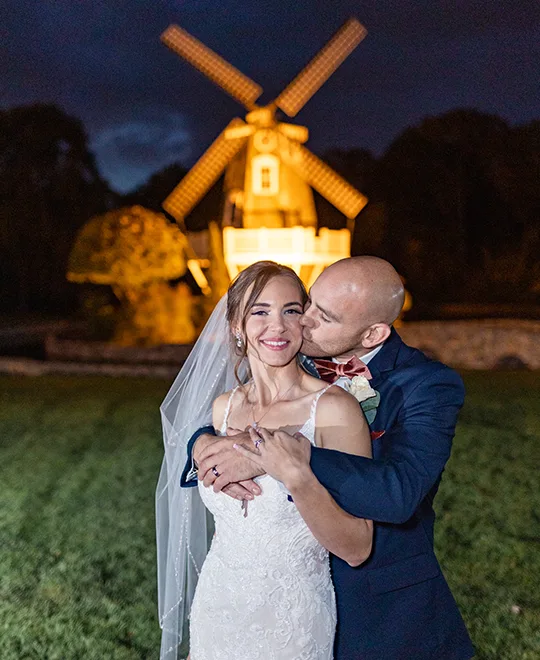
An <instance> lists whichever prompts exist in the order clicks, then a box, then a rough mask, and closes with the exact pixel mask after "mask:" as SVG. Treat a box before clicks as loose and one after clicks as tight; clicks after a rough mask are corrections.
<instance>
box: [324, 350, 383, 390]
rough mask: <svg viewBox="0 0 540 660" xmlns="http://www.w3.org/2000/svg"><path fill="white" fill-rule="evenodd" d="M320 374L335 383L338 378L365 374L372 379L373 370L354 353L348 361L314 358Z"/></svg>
mask: <svg viewBox="0 0 540 660" xmlns="http://www.w3.org/2000/svg"><path fill="white" fill-rule="evenodd" d="M313 362H314V364H315V366H316V367H317V371H318V372H319V376H320V377H321V378H322V379H323V380H326V381H328V382H329V383H335V382H336V380H337V379H338V378H342V377H345V378H353V377H354V376H365V378H367V379H368V380H371V377H372V376H371V372H370V370H369V369H368V367H367V365H366V364H364V362H362V360H360V359H359V358H357V357H356V355H353V356H352V358H351V359H350V360H349V361H348V362H332V361H331V360H313Z"/></svg>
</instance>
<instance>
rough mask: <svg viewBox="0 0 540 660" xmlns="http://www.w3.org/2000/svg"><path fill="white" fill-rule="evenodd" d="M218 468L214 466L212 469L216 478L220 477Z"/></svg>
mask: <svg viewBox="0 0 540 660" xmlns="http://www.w3.org/2000/svg"><path fill="white" fill-rule="evenodd" d="M216 468H217V465H214V467H213V468H212V472H213V473H214V474H215V475H216V477H219V472H218V471H217V469H216Z"/></svg>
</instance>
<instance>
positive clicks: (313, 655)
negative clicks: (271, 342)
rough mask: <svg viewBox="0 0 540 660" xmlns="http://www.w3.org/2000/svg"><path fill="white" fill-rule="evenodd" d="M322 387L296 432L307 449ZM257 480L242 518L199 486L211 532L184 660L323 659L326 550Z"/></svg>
mask: <svg viewBox="0 0 540 660" xmlns="http://www.w3.org/2000/svg"><path fill="white" fill-rule="evenodd" d="M330 386H331V385H330ZM330 386H329V387H330ZM236 389H237V388H235V390H233V391H232V392H231V396H230V398H229V401H228V405H227V408H226V411H225V417H224V420H223V424H222V432H223V429H224V428H225V429H226V423H227V419H228V416H229V412H230V407H231V401H232V398H233V395H234V392H235V391H236ZM327 389H328V387H326V388H324V389H323V390H321V391H320V392H318V393H317V395H316V396H315V398H314V400H313V403H312V405H311V410H310V415H309V419H308V420H307V421H306V422H305V424H304V425H303V426H302V428H301V429H300V432H301V433H303V434H304V435H305V436H306V437H307V438H309V440H310V441H311V442H312V443H314V442H315V416H316V409H317V402H318V401H319V399H320V397H321V396H322V394H323V393H324V392H326V390H327ZM257 481H258V483H259V485H260V486H261V488H262V491H263V493H262V495H260V496H259V497H256V498H255V499H254V500H253V501H251V502H250V503H249V515H248V517H247V518H244V516H243V515H242V511H241V508H240V503H239V502H238V501H237V500H233V499H231V498H230V497H228V496H227V495H224V494H223V493H214V491H213V490H212V488H205V487H204V486H203V485H202V482H199V485H198V487H199V493H200V494H201V497H202V500H203V502H204V504H205V505H206V507H207V508H208V509H209V510H210V511H211V512H212V514H213V515H214V519H215V524H216V534H215V536H214V540H213V541H212V547H211V548H210V551H209V553H208V556H207V558H206V560H205V562H204V565H203V567H202V570H201V575H200V578H199V583H198V585H197V590H196V593H195V598H194V600H193V606H192V609H191V615H190V618H191V621H190V638H191V644H190V645H191V649H190V653H191V660H331V659H332V648H333V641H334V631H335V626H336V606H335V596H334V587H333V585H332V581H331V577H330V566H329V559H328V551H327V550H326V549H325V548H323V547H322V546H321V545H320V544H319V542H318V541H317V540H316V539H315V537H314V536H313V535H312V533H311V532H310V530H309V528H308V526H307V525H306V523H305V522H304V520H303V519H302V517H301V516H300V514H299V513H298V510H297V509H296V507H295V505H294V503H293V502H290V501H289V500H288V499H287V493H286V492H284V491H283V490H282V488H281V484H279V482H278V481H276V480H275V479H273V478H272V477H270V476H268V475H266V476H263V477H259V478H258V479H257Z"/></svg>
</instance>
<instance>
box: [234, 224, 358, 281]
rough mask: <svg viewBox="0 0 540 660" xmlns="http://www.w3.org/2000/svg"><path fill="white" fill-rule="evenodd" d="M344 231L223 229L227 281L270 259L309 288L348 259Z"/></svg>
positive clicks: (345, 230) (347, 241) (346, 230)
mask: <svg viewBox="0 0 540 660" xmlns="http://www.w3.org/2000/svg"><path fill="white" fill-rule="evenodd" d="M350 243H351V235H350V232H349V230H348V229H327V228H326V227H323V228H321V229H320V230H319V235H318V236H316V235H315V229H314V228H313V227H288V228H279V229H270V228H267V227H258V228H256V229H237V228H235V227H224V228H223V252H224V256H225V263H226V264H227V268H228V270H229V275H230V276H231V278H234V277H236V275H238V273H239V272H240V271H241V270H243V269H244V268H247V267H248V266H250V265H251V264H253V263H255V262H256V261H262V260H267V259H268V260H271V261H276V262H277V263H280V264H284V265H285V266H290V267H291V268H292V269H293V270H294V271H295V272H296V273H297V274H298V276H299V277H300V278H301V279H302V281H303V282H304V284H305V285H306V286H307V287H310V286H311V285H312V284H313V282H314V281H315V280H316V279H317V277H318V276H319V275H320V274H321V272H322V271H323V270H324V269H325V268H326V267H327V266H330V264H333V263H334V262H336V261H338V260H339V259H344V258H345V257H349V256H350Z"/></svg>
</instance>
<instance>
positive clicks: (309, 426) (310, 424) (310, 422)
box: [300, 383, 335, 445]
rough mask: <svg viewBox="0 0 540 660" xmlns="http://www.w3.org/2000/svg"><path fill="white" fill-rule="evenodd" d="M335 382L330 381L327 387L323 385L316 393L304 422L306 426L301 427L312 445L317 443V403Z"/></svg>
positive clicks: (301, 431)
mask: <svg viewBox="0 0 540 660" xmlns="http://www.w3.org/2000/svg"><path fill="white" fill-rule="evenodd" d="M334 384H335V383H329V384H328V385H327V386H326V387H323V388H322V390H319V392H317V394H316V395H315V397H314V399H313V401H312V402H311V408H310V411H309V418H308V419H307V421H306V422H305V423H304V426H302V428H301V429H300V433H302V435H305V436H306V438H309V441H310V442H311V444H312V445H315V415H316V413H317V404H318V403H319V399H320V398H321V396H322V395H323V394H324V393H325V392H327V391H328V390H329V389H330V388H331V387H333V386H334Z"/></svg>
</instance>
